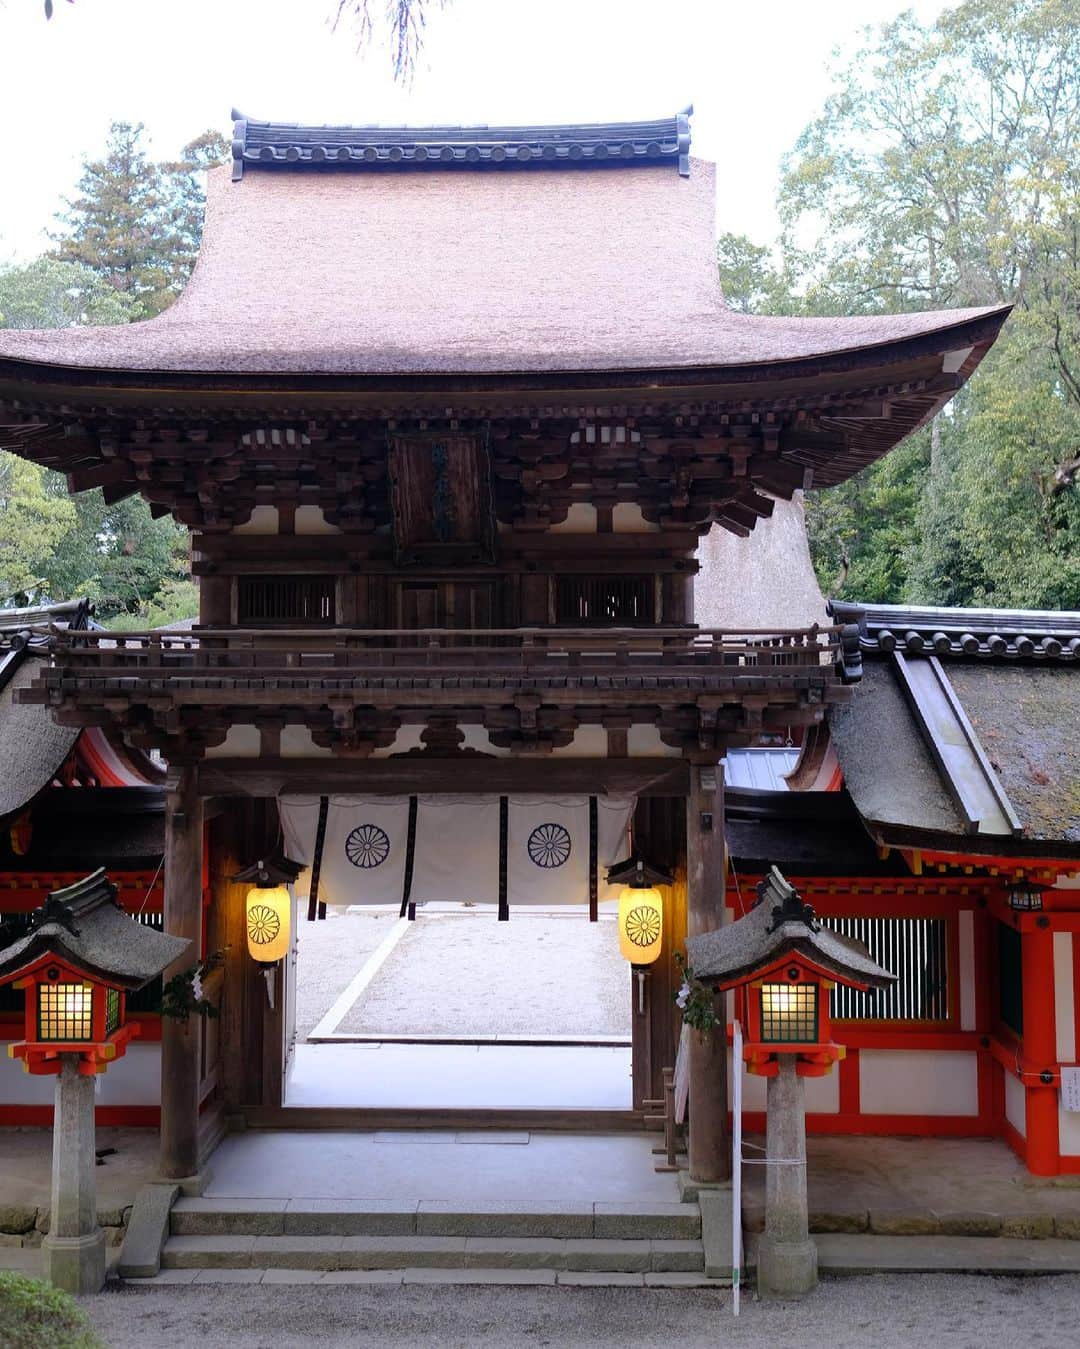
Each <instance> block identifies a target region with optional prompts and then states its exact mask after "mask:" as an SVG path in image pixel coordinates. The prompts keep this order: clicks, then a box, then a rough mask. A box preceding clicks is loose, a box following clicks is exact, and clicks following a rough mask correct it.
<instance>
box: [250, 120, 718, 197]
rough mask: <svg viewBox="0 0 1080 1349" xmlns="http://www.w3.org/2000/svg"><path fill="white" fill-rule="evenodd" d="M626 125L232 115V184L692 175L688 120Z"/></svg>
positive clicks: (655, 121)
mask: <svg viewBox="0 0 1080 1349" xmlns="http://www.w3.org/2000/svg"><path fill="white" fill-rule="evenodd" d="M692 111H693V109H692V108H687V109H685V110H684V111H682V112H679V113H676V114H675V116H673V117H666V118H657V119H649V120H644V121H629V122H568V123H561V124H555V125H540V124H536V123H527V124H525V125H522V126H510V125H503V124H494V125H492V124H490V123H486V122H485V123H479V124H476V125H472V126H465V125H461V126H455V125H451V124H447V125H440V124H434V125H431V126H402V125H396V126H393V125H391V126H387V125H383V124H381V123H374V124H369V125H363V126H345V125H336V124H332V123H330V124H326V125H312V124H308V123H303V122H269V121H257V120H255V119H254V118H249V117H245V116H244V115H243V114H242V113H239V112H237V111H236V109H234V110H233V119H234V126H233V142H232V151H233V175H232V176H233V181H234V182H235V181H238V180H239V179H240V178H241V177H242V176H243V174H244V170H245V168H260V169H263V168H276V169H281V168H285V169H305V168H316V169H318V168H323V169H341V168H349V169H378V168H402V169H410V168H416V167H424V168H426V169H441V168H466V169H470V168H490V167H493V166H495V167H498V166H502V167H505V168H521V167H544V166H545V165H546V166H559V167H568V166H575V167H595V166H597V165H601V164H602V165H605V166H618V165H620V164H640V163H642V162H643V161H644V162H645V163H661V164H662V163H672V164H675V165H676V166H677V167H678V170H679V173H680V174H681V175H682V176H683V177H687V176H688V175H689V173H690V114H691V112H692Z"/></svg>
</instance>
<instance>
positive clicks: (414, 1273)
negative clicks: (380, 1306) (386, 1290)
mask: <svg viewBox="0 0 1080 1349" xmlns="http://www.w3.org/2000/svg"><path fill="white" fill-rule="evenodd" d="M155 1283H157V1284H206V1283H217V1284H221V1283H243V1284H253V1283H264V1284H305V1285H310V1284H316V1283H317V1284H323V1285H335V1284H336V1285H341V1284H365V1285H368V1286H369V1287H370V1286H371V1285H373V1284H379V1285H387V1284H389V1285H391V1286H396V1285H400V1284H457V1285H461V1284H471V1285H478V1286H482V1285H484V1284H499V1285H503V1286H506V1285H517V1286H519V1287H534V1288H535V1287H548V1288H554V1287H555V1286H556V1285H559V1286H561V1287H564V1288H698V1289H700V1288H714V1289H721V1290H723V1289H728V1288H730V1287H731V1280H730V1279H727V1280H724V1279H710V1278H707V1277H706V1276H705V1275H704V1274H700V1273H697V1274H691V1273H685V1274H682V1273H675V1274H626V1273H620V1272H618V1271H610V1270H602V1269H601V1270H573V1269H481V1268H479V1267H476V1268H469V1269H438V1268H434V1267H430V1266H429V1267H423V1266H420V1267H417V1268H415V1269H409V1268H406V1269H340V1270H320V1269H166V1270H163V1271H162V1272H161V1273H160V1274H159V1275H158V1276H157V1278H156V1280H155Z"/></svg>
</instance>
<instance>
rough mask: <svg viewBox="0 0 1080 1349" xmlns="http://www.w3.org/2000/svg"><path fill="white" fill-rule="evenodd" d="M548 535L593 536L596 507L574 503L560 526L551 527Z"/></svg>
mask: <svg viewBox="0 0 1080 1349" xmlns="http://www.w3.org/2000/svg"><path fill="white" fill-rule="evenodd" d="M548 533H549V534H595V533H596V507H595V506H593V505H592V504H591V503H590V502H588V501H575V502H574V503H573V505H572V506H571V507H570V509H569V510H568V511H567V512H566V519H565V520H563V521H562V523H561V524H557V525H551V526H550V527H549V529H548Z"/></svg>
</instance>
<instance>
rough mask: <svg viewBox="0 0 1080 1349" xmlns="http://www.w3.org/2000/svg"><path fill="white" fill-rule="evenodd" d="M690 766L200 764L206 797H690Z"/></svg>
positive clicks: (622, 762)
mask: <svg viewBox="0 0 1080 1349" xmlns="http://www.w3.org/2000/svg"><path fill="white" fill-rule="evenodd" d="M688 774H689V770H688V767H687V764H686V763H685V762H684V761H683V760H682V759H677V758H675V757H674V756H672V757H670V758H661V757H649V758H638V759H571V758H560V757H557V756H552V755H546V756H545V757H544V758H542V759H539V758H538V759H525V758H494V757H492V758H486V757H484V758H465V757H463V758H460V759H455V758H448V759H436V758H431V759H428V758H427V757H425V756H422V755H415V756H406V757H402V758H400V759H352V760H348V759H337V758H334V759H331V758H326V759H263V758H251V759H225V758H221V759H206V760H204V762H203V763H202V764H201V765H200V766H199V770H198V781H199V790H200V791H201V792H202V794H203V795H204V796H218V795H223V796H278V795H279V794H280V793H281V792H283V791H289V792H298V793H301V794H314V795H321V794H323V793H325V792H335V791H339V792H365V793H371V794H373V795H378V796H411V795H413V794H414V793H418V792H487V793H498V794H500V795H506V796H512V795H515V794H518V793H523V792H565V793H582V792H584V793H611V794H613V795H634V796H685V795H686V792H687V790H688Z"/></svg>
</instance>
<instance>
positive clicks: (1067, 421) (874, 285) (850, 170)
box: [720, 0, 1080, 607]
mask: <svg viewBox="0 0 1080 1349" xmlns="http://www.w3.org/2000/svg"><path fill="white" fill-rule="evenodd" d="M1078 147H1080V9H1078V8H1077V6H1076V5H1075V3H1071V0H967V3H963V4H960V5H958V6H957V7H956V8H953V9H949V10H946V11H945V12H944V13H943V14H942V15H941V16H940V18H939V19H938V20H937V21H936V22H935V23H934V24H932V25H930V26H928V27H924V26H922V25H920V24H919V23H918V21H917V20H916V19H915V17H914V16H913V15H912V14H911V13H905V14H902V15H900V17H899V18H897V19H896V20H895V21H894V22H893V23H890V24H887V25H885V26H884V27H883V28H882V29H881V30H880V31H879V32H877V33H874V32H871V31H869V30H867V32H866V33H865V34H864V45H863V46H862V48H861V49H860V50H858V51H856V52H854V53H853V54H852V55H851V56H850V57H849V59H848V60H847V61H846V62H845V63H844V64H843V66H842V67H841V68H840V69H839V71H838V72H837V73H836V78H835V88H834V92H833V94H832V96H831V97H830V99H829V100H828V101H827V103H826V105H825V108H824V110H823V112H822V114H821V116H820V117H818V118H817V119H815V121H814V122H812V123H811V124H810V126H808V127H807V128H806V130H805V131H804V132H803V134H802V135H801V136H800V138H799V140H798V142H797V144H796V146H795V149H794V151H793V152H792V154H791V155H790V156H789V157H788V159H787V161H786V164H785V172H784V176H783V181H782V185H781V192H780V210H781V218H782V220H783V223H784V236H783V240H782V256H783V265H782V267H781V268H774V267H772V265H771V263H770V261H769V255H768V253H767V252H766V250H763V249H755V248H754V246H753V245H752V244H750V243H749V241H738V242H739V246H738V247H737V248H735V247H733V246H732V245H731V244H730V243H729V244H728V245H727V247H726V249H725V242H724V241H721V254H720V257H721V274H722V276H724V277H725V280H726V281H727V283H728V285H729V287H731V289H732V290H733V293H734V295H735V296H736V307H739V308H742V307H745V308H751V309H758V310H771V312H781V313H783V312H799V313H804V314H822V315H825V314H838V313H887V312H895V311H898V310H910V309H924V308H932V307H952V306H969V305H986V304H1001V303H1012V304H1015V305H1016V312H1015V313H1014V315H1013V317H1012V319H1011V320H1010V322H1009V323H1008V324H1007V325H1006V328H1005V330H1004V332H1003V334H1002V336H1001V337H1000V338H999V339H998V343H997V345H996V347H995V349H994V351H993V352H992V353H991V356H990V358H988V359H987V360H986V361H984V363H983V366H982V368H981V369H980V371H979V372H978V374H976V376H975V377H974V378H973V379H972V380H971V382H970V383H969V384H968V385H967V386H966V387H965V388H964V390H962V392H961V393H960V394H959V395H958V396H957V398H956V399H955V400H954V402H953V404H952V405H951V407H950V409H949V410H948V411H947V412H946V413H945V414H943V415H941V416H939V417H938V418H937V419H936V422H935V423H934V426H933V427H932V428H930V430H928V431H923V432H921V433H920V434H919V435H918V436H916V437H915V438H914V439H913V440H912V441H910V442H908V443H907V444H905V445H904V446H903V447H902V448H901V449H899V450H896V451H894V452H893V453H892V454H891V455H889V456H887V457H886V458H885V459H884V460H882V461H881V462H879V463H878V464H876V465H874V466H873V467H872V468H870V469H868V470H866V471H865V472H864V473H862V474H860V475H859V476H858V477H857V478H856V479H854V480H853V481H851V482H849V483H846V484H844V485H843V486H842V487H840V488H831V489H828V490H827V491H824V492H820V493H811V494H810V496H809V498H808V501H807V521H808V529H809V533H810V540H811V549H812V553H813V556H814V561H815V565H816V566H817V569H818V575H819V578H820V580H821V582H822V584H823V586H825V587H826V588H827V589H831V590H833V592H834V593H836V591H837V589H838V588H839V587H838V582H839V583H840V585H842V593H844V594H846V595H851V596H854V597H858V598H862V599H867V600H879V601H896V600H907V601H910V602H916V603H919V602H922V603H948V604H979V603H984V604H996V605H1016V606H1031V605H1046V606H1051V607H1056V606H1062V607H1076V606H1077V605H1080V574H1078V571H1080V566H1078V563H1077V561H1076V559H1077V558H1078V557H1080V502H1078V497H1077V494H1078V484H1077V478H1078V475H1080V152H1078ZM845 574H846V581H845V580H844V577H845Z"/></svg>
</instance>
